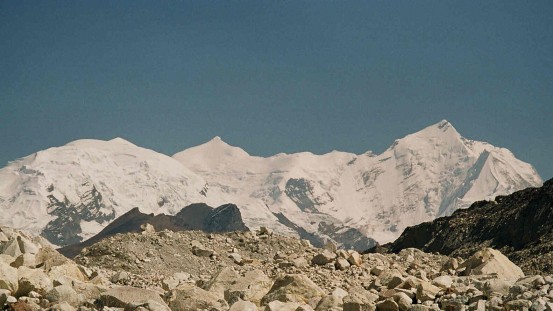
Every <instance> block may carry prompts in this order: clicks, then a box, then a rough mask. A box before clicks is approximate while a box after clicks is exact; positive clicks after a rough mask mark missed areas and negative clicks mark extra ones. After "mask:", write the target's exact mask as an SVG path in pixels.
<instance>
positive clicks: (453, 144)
mask: <svg viewBox="0 0 553 311" xmlns="http://www.w3.org/2000/svg"><path fill="white" fill-rule="evenodd" d="M173 157H174V158H175V159H176V160H178V161H179V162H181V163H182V164H183V165H184V166H186V167H188V168H189V169H190V170H191V171H193V172H195V173H197V174H198V175H200V176H202V177H203V178H204V179H205V180H206V181H207V183H208V190H207V198H206V200H207V201H208V204H211V205H217V204H221V203H222V202H218V201H217V200H221V199H223V200H224V201H230V202H233V203H235V204H237V205H238V206H239V207H240V208H241V210H242V216H243V218H244V220H245V222H246V224H248V225H250V226H257V225H267V226H269V227H272V228H273V229H275V230H279V231H286V230H287V229H286V228H282V224H283V223H286V224H288V226H289V223H290V222H291V223H293V224H294V226H298V227H301V228H304V229H305V230H307V231H308V232H332V231H339V230H340V227H341V226H347V227H350V228H356V229H358V230H360V231H361V232H362V233H363V234H365V235H367V236H369V237H372V238H374V239H376V240H377V241H378V242H388V241H391V240H393V239H395V238H396V237H398V236H399V235H400V234H401V232H402V231H403V229H405V228H406V227H407V226H411V225H415V224H418V223H421V222H424V221H429V220H432V219H434V218H436V217H439V216H445V215H449V214H451V213H452V212H453V211H454V210H455V209H457V208H464V207H468V206H469V205H470V204H471V203H472V202H474V201H476V200H483V199H491V198H494V197H495V196H497V195H503V194H508V193H511V192H513V191H516V190H520V189H523V188H526V187H529V186H539V185H541V183H542V181H541V179H540V177H539V175H538V174H537V173H536V171H535V170H534V169H533V168H532V166H531V165H529V164H527V163H524V162H522V161H520V160H518V159H516V158H515V157H514V156H513V154H512V153H511V152H510V151H508V150H507V149H503V148H497V147H494V146H492V145H489V144H487V143H482V142H476V141H471V140H468V139H465V138H463V137H461V135H460V134H459V133H458V132H457V131H456V130H455V128H453V126H452V125H451V124H450V123H449V122H447V121H445V120H444V121H441V122H439V123H437V124H435V125H432V126H429V127H427V128H425V129H423V130H421V131H419V132H417V133H414V134H411V135H408V136H406V137H404V138H402V139H399V140H396V141H395V142H394V144H392V146H390V147H389V148H388V149H387V150H386V151H384V152H383V153H382V154H380V155H374V154H373V153H372V152H367V153H365V154H361V155H355V154H351V153H344V152H336V151H334V152H331V153H328V154H325V155H314V154H311V153H297V154H277V155H275V156H272V157H269V158H262V157H255V156H250V155H249V154H248V153H246V152H245V151H244V150H242V149H240V148H237V147H233V146H230V145H228V144H226V143H225V142H223V141H222V140H221V139H220V138H218V137H216V138H214V139H213V140H211V141H209V142H207V143H205V144H203V145H200V146H197V147H193V148H190V149H187V150H184V151H182V152H179V153H177V154H175V155H174V156H173ZM282 217H285V219H286V220H287V221H286V222H283V221H280V220H279V219H280V218H282ZM275 218H276V219H275ZM330 223H332V224H334V225H335V226H337V227H338V228H336V227H331V228H328V224H330ZM289 227H290V226H289ZM325 228H326V230H325ZM343 230H347V229H346V228H344V229H343Z"/></svg>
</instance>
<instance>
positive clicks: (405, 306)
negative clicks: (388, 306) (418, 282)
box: [392, 292, 413, 311]
mask: <svg viewBox="0 0 553 311" xmlns="http://www.w3.org/2000/svg"><path fill="white" fill-rule="evenodd" d="M392 298H393V299H394V301H395V302H396V303H397V306H398V308H399V310H400V311H406V310H409V309H410V308H411V306H412V304H413V298H411V297H409V296H408V295H407V294H406V293H404V292H396V293H395V294H394V295H393V296H392Z"/></svg>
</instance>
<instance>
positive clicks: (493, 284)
mask: <svg viewBox="0 0 553 311" xmlns="http://www.w3.org/2000/svg"><path fill="white" fill-rule="evenodd" d="M511 286H513V283H512V282H509V281H506V280H502V279H491V280H487V281H485V282H484V285H483V286H482V291H483V292H484V295H486V296H487V297H491V296H492V295H493V294H494V293H497V294H500V295H506V294H508V293H509V289H510V288H511Z"/></svg>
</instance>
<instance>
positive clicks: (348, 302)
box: [343, 287, 378, 311]
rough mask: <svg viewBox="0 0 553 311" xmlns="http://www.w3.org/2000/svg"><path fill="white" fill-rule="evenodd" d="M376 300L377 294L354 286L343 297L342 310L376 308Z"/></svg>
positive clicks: (354, 310) (353, 310) (355, 310)
mask: <svg viewBox="0 0 553 311" xmlns="http://www.w3.org/2000/svg"><path fill="white" fill-rule="evenodd" d="M377 300H378V295H376V294H374V293H371V292H369V291H367V290H365V289H364V288H362V287H355V288H353V289H351V290H350V291H349V292H348V295H347V296H346V297H344V300H343V301H344V304H343V306H344V311H361V310H371V311H372V310H376V301H377Z"/></svg>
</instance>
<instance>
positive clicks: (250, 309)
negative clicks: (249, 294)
mask: <svg viewBox="0 0 553 311" xmlns="http://www.w3.org/2000/svg"><path fill="white" fill-rule="evenodd" d="M229 311H257V306H256V305H255V304H254V303H253V302H249V301H244V300H238V301H237V302H235V303H234V304H233V305H232V306H231V307H230V309H229Z"/></svg>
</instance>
